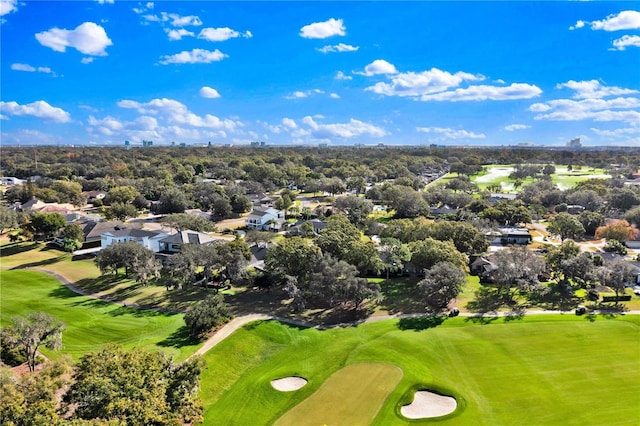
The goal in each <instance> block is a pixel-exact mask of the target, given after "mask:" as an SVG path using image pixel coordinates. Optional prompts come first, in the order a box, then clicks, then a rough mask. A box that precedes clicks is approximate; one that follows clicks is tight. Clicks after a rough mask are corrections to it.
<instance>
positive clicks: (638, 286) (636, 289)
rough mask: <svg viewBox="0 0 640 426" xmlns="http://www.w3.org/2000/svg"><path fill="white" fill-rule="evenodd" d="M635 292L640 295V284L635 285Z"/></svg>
mask: <svg viewBox="0 0 640 426" xmlns="http://www.w3.org/2000/svg"><path fill="white" fill-rule="evenodd" d="M633 294H636V295H638V296H640V285H635V286H633Z"/></svg>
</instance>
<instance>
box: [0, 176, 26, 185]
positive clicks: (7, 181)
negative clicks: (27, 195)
mask: <svg viewBox="0 0 640 426" xmlns="http://www.w3.org/2000/svg"><path fill="white" fill-rule="evenodd" d="M25 182H26V181H25V180H23V179H18V178H17V177H12V176H3V177H2V185H3V186H13V185H22V184H23V183H25Z"/></svg>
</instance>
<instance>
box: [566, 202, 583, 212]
mask: <svg viewBox="0 0 640 426" xmlns="http://www.w3.org/2000/svg"><path fill="white" fill-rule="evenodd" d="M584 210H585V208H584V206H581V205H580V204H569V205H568V206H567V213H569V214H580V213H582V212H583V211H584Z"/></svg>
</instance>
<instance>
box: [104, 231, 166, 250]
mask: <svg viewBox="0 0 640 426" xmlns="http://www.w3.org/2000/svg"><path fill="white" fill-rule="evenodd" d="M166 237H168V234H165V233H164V232H156V231H147V230H144V229H131V228H122V229H115V230H113V231H108V232H104V233H102V234H101V235H100V247H101V248H102V249H104V248H106V247H109V246H110V245H111V244H114V243H125V242H128V241H133V242H136V243H138V244H140V245H141V246H143V247H145V248H148V249H149V250H151V251H153V252H154V253H157V252H159V251H160V250H162V249H161V246H160V241H161V240H162V239H163V238H166Z"/></svg>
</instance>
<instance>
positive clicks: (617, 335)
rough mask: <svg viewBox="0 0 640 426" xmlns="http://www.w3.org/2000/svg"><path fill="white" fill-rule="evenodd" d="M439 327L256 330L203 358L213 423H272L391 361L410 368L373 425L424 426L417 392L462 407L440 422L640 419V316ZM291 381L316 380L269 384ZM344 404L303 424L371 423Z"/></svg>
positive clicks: (264, 326)
mask: <svg viewBox="0 0 640 426" xmlns="http://www.w3.org/2000/svg"><path fill="white" fill-rule="evenodd" d="M438 322H439V321H433V319H431V318H422V319H404V320H386V321H379V322H374V323H367V324H361V325H359V326H357V327H346V328H339V329H330V330H324V331H320V330H317V329H303V328H299V327H294V326H289V325H284V324H281V323H278V322H275V321H264V322H258V323H252V324H249V325H247V326H246V327H245V328H243V329H241V330H239V331H237V332H236V333H235V334H233V335H232V336H231V337H230V338H228V339H226V340H225V341H224V342H222V343H221V344H220V345H218V346H217V347H215V348H214V349H213V350H212V351H210V352H209V353H207V354H206V355H205V360H206V361H207V365H208V368H207V369H206V370H205V371H204V372H203V375H202V387H201V397H202V399H203V402H204V405H205V424H224V425H247V424H251V425H262V424H264V425H267V424H272V423H274V422H275V421H277V420H278V419H280V418H281V417H282V416H283V415H285V413H287V412H289V411H290V410H292V409H294V410H295V408H294V407H296V406H297V405H298V404H300V403H302V402H303V401H305V400H306V399H307V398H309V397H311V396H312V395H313V394H314V393H315V392H316V391H318V392H319V391H322V392H327V393H330V392H329V391H330V389H329V388H330V387H333V386H334V384H333V383H332V381H331V380H330V377H331V376H332V375H333V374H334V373H336V372H339V371H344V370H343V368H344V367H345V366H350V365H354V364H360V363H386V364H391V365H395V366H397V367H399V368H400V369H401V370H402V372H403V376H402V379H401V380H400V382H399V384H398V385H397V386H396V387H395V389H393V390H391V391H390V394H389V396H388V398H387V399H386V400H385V401H384V403H383V404H382V408H381V410H380V412H379V414H378V415H377V416H376V417H375V419H374V420H373V422H371V424H374V425H402V424H411V423H416V422H413V421H409V420H406V419H403V418H401V417H400V415H399V414H398V412H399V407H400V406H401V405H403V404H406V403H408V402H410V401H411V399H412V397H413V392H414V390H415V389H417V388H431V389H433V388H435V389H440V390H442V391H445V392H447V393H449V394H450V395H452V396H454V397H455V398H457V399H458V401H460V403H461V404H463V405H464V409H462V410H460V411H458V412H457V413H455V414H454V415H452V417H450V418H445V419H444V420H440V421H438V424H441V425H447V424H451V425H517V424H540V425H548V424H562V425H568V424H575V425H578V424H580V425H601V424H607V425H628V424H630V422H631V423H633V422H635V420H636V419H638V418H640V345H638V341H639V339H640V317H639V316H624V317H618V318H614V319H611V318H604V317H601V316H598V317H595V316H582V317H576V316H575V315H557V316H537V317H534V316H531V317H525V318H524V319H521V320H517V321H513V320H511V321H506V320H505V319H485V320H483V321H480V320H471V319H465V318H462V317H457V318H450V319H445V320H444V323H443V324H441V325H439V326H438V325H437V324H438ZM340 374H342V373H340ZM372 374H373V373H372ZM286 376H301V377H304V378H306V379H307V380H309V382H308V383H307V385H306V386H304V387H303V388H302V389H300V390H297V391H293V392H279V391H276V390H275V389H273V388H272V387H271V385H270V381H271V380H273V379H276V378H281V377H286ZM352 378H353V380H352V383H351V384H350V386H352V387H353V389H354V390H353V391H354V392H358V393H360V394H362V395H367V390H368V391H370V392H374V390H372V389H356V388H357V387H358V386H360V385H361V386H363V387H367V386H370V385H371V383H370V381H368V380H366V379H362V377H361V376H360V375H357V374H354V375H352ZM347 381H348V380H347V379H344V380H342V378H341V380H340V381H339V382H340V383H345V382H347ZM335 386H336V387H335V389H334V392H336V394H337V395H339V392H340V391H341V390H340V387H339V386H337V385H335ZM325 387H329V388H327V389H325ZM337 395H336V396H337ZM311 401H312V402H313V400H311ZM308 404H309V403H308ZM346 404H348V401H347V400H346V399H343V400H340V399H339V398H335V399H334V400H333V401H332V403H331V404H330V405H324V406H322V407H318V410H319V412H316V411H315V410H316V409H314V408H312V407H311V405H313V404H310V405H308V406H307V408H308V409H309V410H308V412H307V417H306V418H307V419H310V420H311V422H307V421H303V422H302V423H298V424H323V423H314V422H313V420H319V419H321V417H320V416H321V414H322V413H327V412H331V411H338V410H349V409H351V410H353V411H354V412H355V413H354V415H353V417H351V418H353V419H355V418H364V417H358V415H357V413H358V412H359V410H360V406H359V405H358V404H354V405H352V406H349V407H348V406H346ZM364 405H366V404H364ZM363 410H364V409H363ZM365 411H366V413H368V412H369V411H368V408H367V409H366V410H365ZM366 413H365V412H364V411H363V412H362V413H361V416H365V415H366ZM283 421H284V420H283ZM418 423H426V422H418ZM327 424H336V423H335V422H334V423H327ZM345 424H353V423H351V422H348V423H345Z"/></svg>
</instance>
